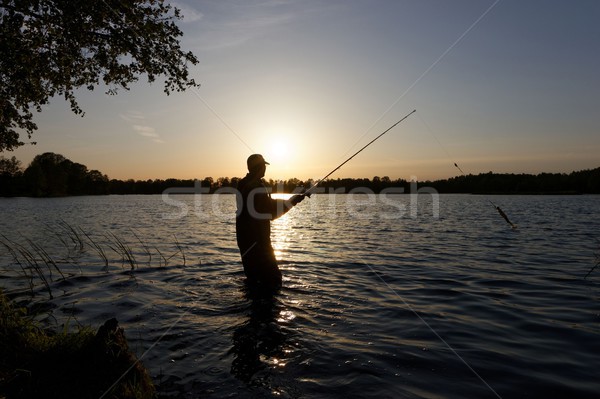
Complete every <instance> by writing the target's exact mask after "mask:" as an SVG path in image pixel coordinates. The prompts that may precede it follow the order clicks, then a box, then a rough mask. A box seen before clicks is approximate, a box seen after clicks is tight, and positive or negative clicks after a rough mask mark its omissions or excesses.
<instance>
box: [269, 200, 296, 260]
mask: <svg viewBox="0 0 600 399" xmlns="http://www.w3.org/2000/svg"><path fill="white" fill-rule="evenodd" d="M290 196H291V194H273V198H284V199H285V198H289V197H290ZM288 216H289V215H283V216H282V217H280V218H279V219H276V220H274V221H273V222H272V223H271V244H272V245H273V250H274V251H275V258H277V259H278V260H279V261H286V260H287V258H289V249H290V247H291V246H292V242H293V240H292V238H291V235H292V233H293V229H292V228H293V226H294V225H295V221H294V218H292V217H288Z"/></svg>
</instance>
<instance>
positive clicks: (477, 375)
mask: <svg viewBox="0 0 600 399" xmlns="http://www.w3.org/2000/svg"><path fill="white" fill-rule="evenodd" d="M360 261H361V262H363V263H364V264H365V265H366V266H367V267H368V268H369V269H371V271H372V272H373V273H375V275H376V276H377V277H378V278H379V280H381V281H382V282H383V284H385V285H386V286H387V287H388V288H389V289H390V290H391V291H392V292H393V293H394V294H395V295H396V296H397V297H398V298H400V300H401V301H402V303H404V306H406V307H407V308H408V310H410V311H411V312H412V313H413V314H414V315H415V316H417V318H418V319H419V320H421V321H422V322H423V324H425V325H426V326H427V328H429V330H430V331H431V332H432V333H433V334H434V335H435V336H436V337H437V338H438V339H439V340H440V341H442V342H443V343H444V345H446V347H448V349H450V351H451V352H452V353H453V354H454V355H455V356H456V357H457V358H459V359H460V361H461V362H463V363H464V365H465V366H467V368H468V369H469V370H471V372H472V373H473V374H475V376H476V377H477V378H479V380H480V381H481V382H482V383H483V384H484V385H485V386H486V387H488V389H489V390H490V391H492V392H493V393H494V395H496V397H497V398H500V399H502V397H501V396H500V395H499V394H498V392H496V391H495V390H494V388H492V387H491V386H490V384H488V383H487V382H486V381H485V380H484V379H483V377H482V376H481V375H479V373H478V372H477V371H475V369H473V367H471V365H469V363H467V361H466V360H465V359H463V357H462V356H461V355H459V354H458V352H457V351H455V350H454V348H453V347H451V346H450V344H449V343H448V342H446V340H445V339H444V338H442V336H441V335H439V334H438V333H437V331H435V330H434V329H433V327H431V325H429V323H427V321H425V319H424V318H423V317H421V315H420V314H419V313H417V311H416V310H414V309H413V308H412V306H410V304H409V303H408V302H406V301H405V300H404V298H402V296H401V295H400V294H398V292H397V291H396V290H395V289H394V288H392V286H390V285H389V284H388V283H387V281H385V280H384V279H383V278H382V277H381V275H380V274H379V273H377V272H376V271H375V269H373V267H371V265H370V264H369V263H367V262H365V261H364V260H363V259H360Z"/></svg>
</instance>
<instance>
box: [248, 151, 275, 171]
mask: <svg viewBox="0 0 600 399" xmlns="http://www.w3.org/2000/svg"><path fill="white" fill-rule="evenodd" d="M246 163H247V164H248V170H252V169H254V168H255V167H256V166H258V165H270V164H269V163H268V162H267V161H265V159H264V158H263V156H262V155H260V154H252V155H250V156H249V157H248V161H246Z"/></svg>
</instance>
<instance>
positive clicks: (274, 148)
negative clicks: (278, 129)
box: [269, 139, 289, 161]
mask: <svg viewBox="0 0 600 399" xmlns="http://www.w3.org/2000/svg"><path fill="white" fill-rule="evenodd" d="M269 150H270V151H269V153H270V155H269V156H270V157H271V158H272V159H274V160H277V161H283V160H285V159H286V158H287V157H288V155H289V146H288V143H287V141H285V140H283V139H277V140H275V141H273V142H272V143H271V146H270V148H269Z"/></svg>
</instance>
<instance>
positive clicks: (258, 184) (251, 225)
mask: <svg viewBox="0 0 600 399" xmlns="http://www.w3.org/2000/svg"><path fill="white" fill-rule="evenodd" d="M247 164H248V174H247V175H246V177H244V178H243V179H241V180H240V182H239V183H238V186H237V206H238V209H237V213H236V223H235V227H236V238H237V244H238V247H239V249H240V254H241V256H242V264H243V265H244V273H245V274H246V277H247V279H248V280H247V281H248V283H249V284H250V285H252V286H258V287H261V288H264V289H267V290H269V291H275V290H277V289H278V288H280V287H281V271H280V270H279V267H278V266H277V260H276V259H275V252H274V251H273V247H272V246H271V220H273V219H277V218H278V217H280V216H281V215H283V214H285V213H286V212H287V211H289V210H290V209H291V208H293V207H294V206H295V205H296V204H298V203H299V202H301V201H302V200H303V199H304V197H305V196H304V195H303V194H297V195H294V196H293V197H291V198H290V199H289V200H281V199H273V198H271V195H270V193H269V191H268V190H267V188H266V187H265V184H264V181H263V179H262V178H263V177H264V176H265V171H266V169H267V165H269V163H268V162H267V161H265V159H264V158H263V156H262V155H260V154H252V155H250V156H249V157H248V160H247Z"/></svg>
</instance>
